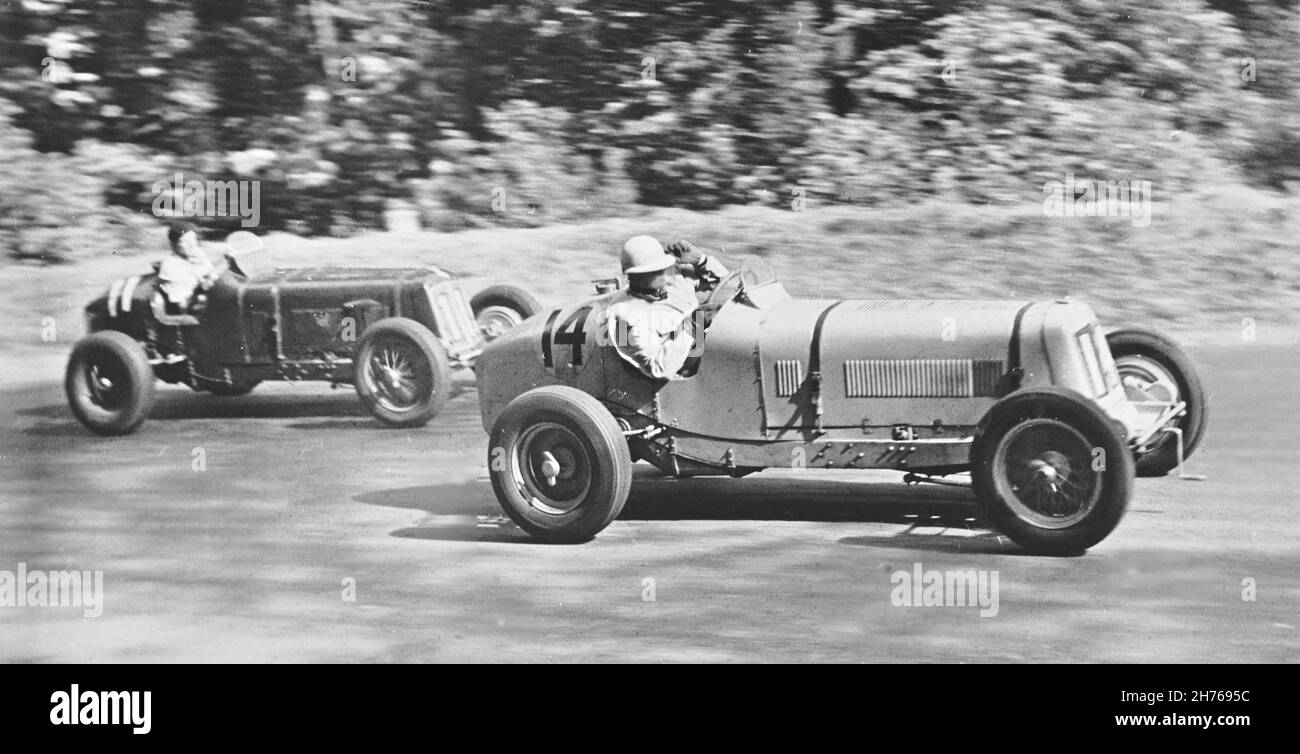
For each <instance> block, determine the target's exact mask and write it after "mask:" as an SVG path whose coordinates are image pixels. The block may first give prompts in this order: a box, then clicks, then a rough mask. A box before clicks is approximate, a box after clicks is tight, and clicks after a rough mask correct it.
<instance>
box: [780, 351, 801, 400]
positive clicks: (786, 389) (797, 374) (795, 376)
mask: <svg viewBox="0 0 1300 754" xmlns="http://www.w3.org/2000/svg"><path fill="white" fill-rule="evenodd" d="M802 384H803V362H801V361H799V360H798V359H786V360H782V361H778V362H776V394H777V396H778V397H781V398H788V397H790V396H792V395H794V394H795V393H797V392H799V386H800V385H802Z"/></svg>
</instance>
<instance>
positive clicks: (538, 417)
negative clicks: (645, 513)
mask: <svg viewBox="0 0 1300 754" xmlns="http://www.w3.org/2000/svg"><path fill="white" fill-rule="evenodd" d="M488 466H489V469H490V470H491V474H492V489H493V491H494V492H496V496H497V500H498V501H499V502H500V503H501V507H502V508H503V509H504V510H505V512H506V513H507V514H508V515H509V516H510V518H511V519H513V520H514V522H515V523H517V524H518V525H519V527H520V528H522V529H523V530H524V531H527V532H528V533H529V534H532V535H533V536H535V537H537V538H539V539H542V540H545V541H548V542H566V543H575V542H586V541H587V540H590V539H591V538H592V537H594V536H596V534H597V533H598V532H600V531H601V530H602V529H604V528H605V527H606V526H608V525H609V524H610V522H612V521H613V520H614V519H615V518H617V517H618V514H619V512H620V511H621V510H622V509H623V504H624V503H625V502H626V501H627V495H628V490H629V489H630V486H631V483H632V457H631V455H630V453H629V451H628V445H627V440H625V439H624V438H623V433H622V430H621V429H620V428H619V425H618V422H617V421H615V420H614V417H613V416H612V415H611V414H610V413H609V411H608V409H606V408H605V407H604V406H603V405H602V404H601V403H600V401H598V400H596V399H595V398H593V397H592V396H590V395H588V394H586V393H583V392H581V391H579V390H575V389H573V388H570V387H561V386H550V387H542V388H536V389H534V390H530V391H528V392H527V393H524V394H523V395H521V396H519V397H518V398H516V399H515V400H513V401H511V402H510V405H509V406H507V407H506V409H505V411H503V412H502V413H501V416H500V417H498V418H497V421H496V423H495V424H494V425H493V427H492V441H491V447H490V449H489V451H488Z"/></svg>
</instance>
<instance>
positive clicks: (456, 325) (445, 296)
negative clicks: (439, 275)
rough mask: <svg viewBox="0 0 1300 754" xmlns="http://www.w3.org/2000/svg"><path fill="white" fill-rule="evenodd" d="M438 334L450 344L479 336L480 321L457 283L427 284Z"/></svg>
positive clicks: (469, 341)
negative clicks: (475, 316) (475, 317)
mask: <svg viewBox="0 0 1300 754" xmlns="http://www.w3.org/2000/svg"><path fill="white" fill-rule="evenodd" d="M425 290H426V291H428V293H429V303H430V305H431V306H432V308H433V318H434V322H435V325H436V327H437V331H438V336H439V337H441V338H442V339H443V340H444V341H446V342H447V344H448V345H460V344H464V343H471V342H473V341H475V340H476V339H477V338H478V335H479V331H478V323H477V322H476V321H475V319H474V312H473V311H472V310H471V309H470V306H469V302H467V301H466V300H465V294H464V293H462V292H461V290H460V286H458V285H456V284H455V283H442V284H440V285H429V284H426V285H425Z"/></svg>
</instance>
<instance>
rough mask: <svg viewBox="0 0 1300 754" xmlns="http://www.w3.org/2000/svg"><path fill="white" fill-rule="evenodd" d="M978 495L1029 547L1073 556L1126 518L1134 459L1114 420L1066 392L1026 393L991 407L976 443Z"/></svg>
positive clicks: (1002, 526)
mask: <svg viewBox="0 0 1300 754" xmlns="http://www.w3.org/2000/svg"><path fill="white" fill-rule="evenodd" d="M971 482H972V484H973V487H974V490H975V497H976V499H977V500H978V501H979V502H980V504H981V505H982V506H983V507H984V509H985V511H986V512H987V514H988V516H989V519H990V520H991V521H992V522H993V524H994V525H995V526H996V527H997V528H998V529H999V530H1001V531H1002V532H1004V533H1005V534H1006V535H1007V536H1009V537H1011V539H1012V540H1013V541H1015V542H1016V543H1017V544H1019V545H1020V546H1021V547H1024V548H1026V549H1028V550H1032V551H1035V552H1042V553H1048V554H1075V553H1079V552H1082V551H1084V550H1086V549H1087V548H1089V547H1091V546H1092V545H1095V544H1096V543H1098V542H1100V541H1101V540H1102V539H1104V538H1105V537H1106V535H1107V534H1109V533H1110V532H1111V531H1112V530H1113V529H1114V528H1115V526H1116V525H1118V524H1119V521H1120V519H1121V518H1122V517H1123V515H1124V510H1125V509H1126V508H1127V506H1128V500H1129V495H1130V490H1131V488H1132V482H1133V458H1132V456H1131V454H1130V453H1129V450H1128V448H1127V446H1126V445H1125V441H1124V436H1123V434H1122V433H1121V432H1120V430H1119V429H1118V428H1117V427H1116V425H1115V423H1114V422H1113V421H1112V420H1111V418H1110V417H1109V416H1107V415H1106V413H1105V412H1103V411H1102V410H1101V409H1100V408H1098V407H1097V406H1096V405H1095V404H1093V403H1091V402H1090V401H1087V400H1086V399H1084V398H1083V397H1082V396H1080V395H1078V394H1077V393H1074V392H1072V391H1069V390H1064V389H1061V388H1037V389H1030V390H1022V391H1019V392H1017V393H1013V394H1012V395H1009V396H1007V397H1006V398H1003V399H1002V400H1001V401H999V402H998V403H996V404H994V406H993V408H992V409H990V410H989V414H988V417H987V418H986V420H985V424H984V427H983V428H982V429H981V430H980V432H979V433H977V434H976V436H975V441H974V443H973V444H972V446H971Z"/></svg>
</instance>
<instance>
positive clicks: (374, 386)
mask: <svg viewBox="0 0 1300 754" xmlns="http://www.w3.org/2000/svg"><path fill="white" fill-rule="evenodd" d="M354 379H355V381H356V388H357V395H358V396H360V398H361V402H362V403H363V404H365V406H366V408H367V410H369V411H370V413H372V414H373V415H374V416H375V418H377V419H379V420H380V421H381V422H383V423H385V424H387V425H389V426H393V427H418V426H422V425H424V424H427V423H428V422H429V420H430V419H432V418H433V417H434V416H435V415H437V413H438V412H439V411H440V410H441V409H442V407H443V405H444V404H445V403H446V402H447V398H448V397H449V395H448V394H449V393H450V391H451V366H450V364H449V362H448V360H447V354H446V352H445V351H444V350H443V348H442V344H441V343H439V342H438V339H437V338H435V337H434V335H433V333H431V332H429V329H428V328H426V327H425V326H424V325H422V324H420V323H419V322H416V321H415V320H411V319H405V318H401V317H392V318H389V319H384V320H380V321H379V322H376V323H375V324H373V325H371V326H370V327H369V328H367V329H366V331H365V332H364V333H363V334H362V336H361V341H360V342H359V343H358V344H357V354H356V376H355V378H354Z"/></svg>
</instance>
